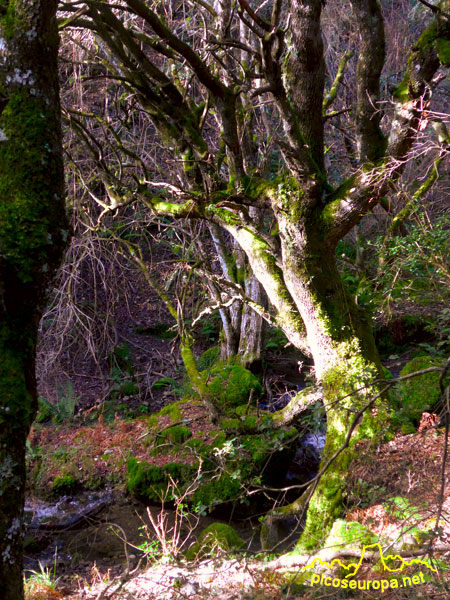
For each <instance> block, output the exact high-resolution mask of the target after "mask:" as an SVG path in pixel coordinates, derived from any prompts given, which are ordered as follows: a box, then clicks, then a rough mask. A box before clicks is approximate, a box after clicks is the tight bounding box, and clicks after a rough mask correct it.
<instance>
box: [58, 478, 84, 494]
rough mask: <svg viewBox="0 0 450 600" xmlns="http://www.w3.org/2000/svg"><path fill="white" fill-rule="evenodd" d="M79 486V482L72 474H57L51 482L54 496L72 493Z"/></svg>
mask: <svg viewBox="0 0 450 600" xmlns="http://www.w3.org/2000/svg"><path fill="white" fill-rule="evenodd" d="M79 487H80V483H79V481H78V480H77V479H75V477H74V476H73V475H69V474H66V475H59V476H58V477H55V479H54V481H53V483H52V493H53V495H54V496H64V495H65V494H72V493H74V492H75V491H76V490H77V489H78V488H79Z"/></svg>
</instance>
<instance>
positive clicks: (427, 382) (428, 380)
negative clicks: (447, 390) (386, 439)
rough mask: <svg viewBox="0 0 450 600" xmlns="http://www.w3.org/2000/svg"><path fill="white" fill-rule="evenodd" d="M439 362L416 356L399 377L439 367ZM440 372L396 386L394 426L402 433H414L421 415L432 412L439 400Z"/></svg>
mask: <svg viewBox="0 0 450 600" xmlns="http://www.w3.org/2000/svg"><path fill="white" fill-rule="evenodd" d="M439 364H440V363H439V362H438V361H436V360H433V359H431V358H430V357H428V356H418V357H416V358H413V359H412V360H411V361H410V362H409V363H407V364H406V365H405V366H404V367H403V369H402V370H401V372H400V376H404V375H410V374H411V373H415V372H416V371H421V370H422V369H427V368H429V367H434V366H439ZM439 377H440V372H439V371H434V372H431V373H425V374H423V375H418V376H417V377H411V378H410V379H407V380H405V381H402V382H400V383H399V384H398V395H397V396H394V407H395V415H394V419H393V422H394V426H395V425H396V426H398V425H400V427H401V429H402V432H403V433H414V432H415V429H416V427H417V425H418V424H419V422H420V418H421V416H422V413H423V412H425V411H433V410H434V409H435V408H436V406H437V404H438V402H439V400H440V396H441V393H440V388H439Z"/></svg>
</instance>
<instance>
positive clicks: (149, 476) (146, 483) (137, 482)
mask: <svg viewBox="0 0 450 600" xmlns="http://www.w3.org/2000/svg"><path fill="white" fill-rule="evenodd" d="M194 472H195V471H194V468H193V467H192V466H190V465H186V464H183V463H175V462H171V463H169V464H167V465H164V466H162V467H159V466H156V465H150V464H149V463H147V462H145V461H138V460H137V459H136V458H130V459H128V461H127V475H128V482H127V489H128V491H129V492H130V493H132V494H134V495H136V496H138V497H140V498H144V499H147V500H151V501H153V502H160V501H161V499H166V500H172V499H173V490H172V488H171V486H172V482H174V483H175V485H178V484H179V483H180V482H185V481H191V480H192V478H193V476H194Z"/></svg>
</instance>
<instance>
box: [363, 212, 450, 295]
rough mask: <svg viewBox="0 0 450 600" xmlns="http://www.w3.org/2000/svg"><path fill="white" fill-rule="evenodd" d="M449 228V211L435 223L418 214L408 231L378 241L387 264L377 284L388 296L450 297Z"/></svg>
mask: <svg viewBox="0 0 450 600" xmlns="http://www.w3.org/2000/svg"><path fill="white" fill-rule="evenodd" d="M449 228H450V215H448V214H447V215H446V214H444V215H441V216H439V217H437V218H436V219H435V221H434V222H433V224H430V223H429V221H428V220H427V219H424V218H421V217H417V222H416V223H414V224H413V225H411V226H410V228H409V230H408V234H407V235H405V236H393V237H390V238H388V239H387V240H385V239H383V238H379V239H378V240H376V241H375V243H374V245H375V247H376V248H377V249H378V248H380V249H381V250H380V251H379V256H380V259H381V261H382V264H383V270H382V272H381V273H379V277H378V281H377V285H378V286H379V288H380V290H381V289H382V290H384V294H385V296H386V295H387V297H389V298H392V299H403V298H404V297H405V295H408V297H409V298H415V299H417V300H421V301H422V302H427V301H435V299H436V294H437V295H440V296H441V297H442V298H445V297H447V295H448V280H449V279H448V278H449V276H450V263H449V256H448V232H449ZM445 282H447V285H445Z"/></svg>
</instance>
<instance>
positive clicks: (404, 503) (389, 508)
mask: <svg viewBox="0 0 450 600" xmlns="http://www.w3.org/2000/svg"><path fill="white" fill-rule="evenodd" d="M383 507H384V509H385V511H386V513H387V514H388V515H390V516H391V517H394V519H398V520H399V521H408V522H409V524H410V523H411V519H412V518H413V517H414V515H417V514H418V513H419V509H418V508H417V507H416V506H413V505H412V504H411V502H410V501H409V500H408V498H404V497H403V496H395V497H393V498H389V500H387V501H386V502H384V503H383Z"/></svg>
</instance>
